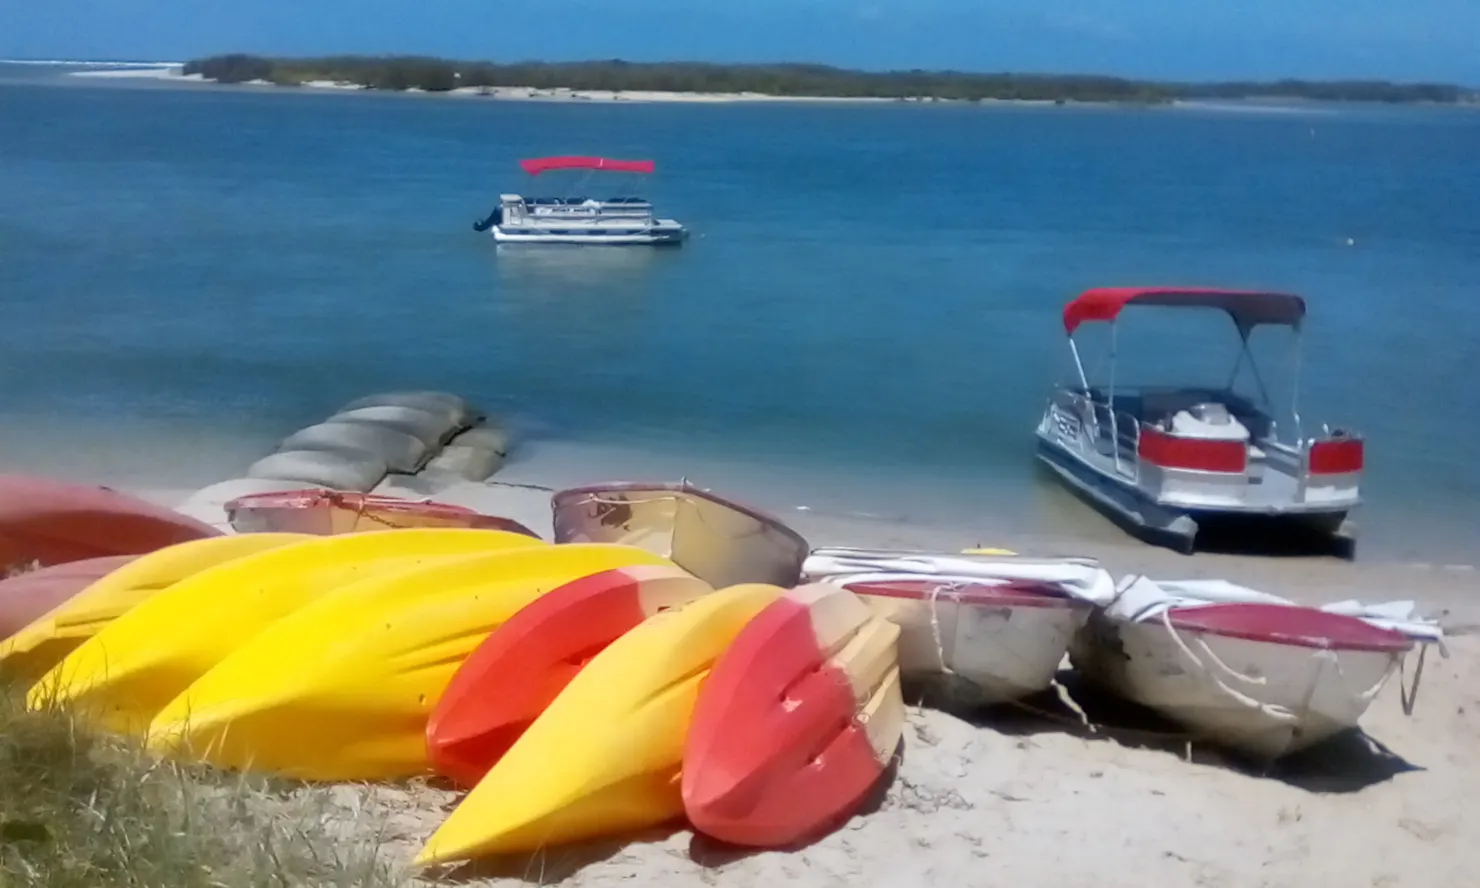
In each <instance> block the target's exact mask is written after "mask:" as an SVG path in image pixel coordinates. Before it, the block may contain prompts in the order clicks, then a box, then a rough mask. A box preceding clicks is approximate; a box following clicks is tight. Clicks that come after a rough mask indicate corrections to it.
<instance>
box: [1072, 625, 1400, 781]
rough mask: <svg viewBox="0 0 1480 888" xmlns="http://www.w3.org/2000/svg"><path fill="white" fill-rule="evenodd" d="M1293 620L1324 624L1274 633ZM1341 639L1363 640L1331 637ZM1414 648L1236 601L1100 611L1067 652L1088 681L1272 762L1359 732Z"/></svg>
mask: <svg viewBox="0 0 1480 888" xmlns="http://www.w3.org/2000/svg"><path fill="white" fill-rule="evenodd" d="M1301 622H1307V623H1311V622H1313V623H1319V624H1322V626H1323V628H1322V630H1321V631H1320V632H1316V633H1304V634H1302V633H1301V632H1299V631H1283V630H1282V629H1281V627H1290V626H1293V625H1296V624H1298V623H1301ZM1333 627H1334V628H1335V630H1336V631H1334V632H1332V631H1330V630H1331V629H1332V628H1333ZM1340 635H1346V636H1349V637H1352V636H1354V637H1356V638H1359V639H1365V640H1366V642H1367V643H1360V642H1348V643H1345V644H1342V643H1340V642H1338V641H1336V640H1333V636H1340ZM1312 636H1321V637H1319V638H1317V637H1312ZM1410 647H1411V642H1409V641H1408V640H1407V639H1406V638H1404V637H1403V636H1401V635H1399V634H1397V633H1394V632H1389V631H1387V630H1383V629H1377V628H1376V627H1373V626H1370V625H1368V624H1366V623H1364V622H1362V621H1361V620H1357V619H1354V618H1351V617H1344V616H1340V615H1335V614H1328V613H1325V612H1322V611H1316V610H1313V609H1311V608H1300V607H1283V606H1271V605H1244V604H1237V605H1214V606H1209V607H1200V608H1176V609H1172V610H1170V611H1167V612H1166V614H1164V615H1163V616H1162V617H1156V618H1152V619H1149V620H1147V621H1145V622H1123V621H1115V620H1111V619H1108V618H1106V617H1104V616H1103V615H1100V614H1096V615H1094V616H1092V617H1091V618H1090V620H1089V621H1088V623H1087V624H1086V626H1085V627H1084V628H1083V629H1082V630H1081V631H1080V632H1079V633H1078V634H1077V635H1076V636H1075V639H1074V641H1073V643H1072V644H1071V645H1070V649H1069V654H1070V660H1071V662H1072V663H1073V665H1074V668H1075V669H1077V670H1078V671H1079V672H1080V673H1081V674H1083V675H1084V676H1085V678H1086V679H1087V680H1088V681H1090V682H1091V683H1092V684H1095V685H1097V686H1099V687H1101V688H1102V689H1104V690H1107V691H1110V692H1111V693H1114V694H1116V695H1118V696H1121V697H1124V698H1125V699H1128V700H1130V701H1132V702H1135V703H1138V704H1140V705H1142V706H1146V707H1148V708H1150V709H1154V710H1156V711H1157V712H1159V713H1161V714H1162V715H1164V716H1166V717H1168V718H1170V719H1171V720H1172V721H1174V722H1177V723H1179V724H1181V725H1182V726H1184V727H1185V728H1187V729H1189V730H1190V731H1191V732H1192V733H1193V734H1195V735H1197V736H1199V737H1202V738H1205V739H1208V740H1210V741H1213V742H1216V743H1218V744H1220V745H1223V746H1226V747H1228V748H1230V749H1233V750H1236V751H1238V752H1240V753H1242V754H1244V755H1246V756H1248V757H1250V758H1253V759H1257V760H1263V761H1272V760H1274V759H1277V758H1280V757H1281V756H1284V755H1287V754H1289V753H1293V752H1297V751H1299V750H1301V749H1305V748H1307V747H1310V746H1313V745H1315V744H1317V743H1320V742H1321V741H1323V740H1326V739H1329V738H1330V737H1332V736H1334V735H1336V734H1338V733H1340V732H1342V731H1345V730H1347V729H1349V728H1353V727H1356V726H1357V723H1358V721H1359V720H1360V719H1361V717H1362V715H1363V713H1365V712H1366V710H1367V707H1368V706H1369V705H1370V703H1371V702H1372V700H1373V698H1375V697H1376V696H1377V694H1378V692H1379V691H1381V689H1382V687H1383V686H1384V685H1385V684H1386V682H1387V680H1388V678H1389V677H1391V675H1392V673H1393V672H1394V671H1395V670H1396V668H1397V667H1398V665H1399V663H1400V662H1401V660H1402V656H1403V654H1404V653H1405V652H1406V651H1407V649H1409V648H1410Z"/></svg>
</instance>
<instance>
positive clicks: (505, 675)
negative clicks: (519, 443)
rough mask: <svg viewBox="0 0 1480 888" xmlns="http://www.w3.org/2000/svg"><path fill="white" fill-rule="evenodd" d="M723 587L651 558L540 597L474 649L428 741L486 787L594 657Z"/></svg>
mask: <svg viewBox="0 0 1480 888" xmlns="http://www.w3.org/2000/svg"><path fill="white" fill-rule="evenodd" d="M566 545H567V546H572V545H580V544H575V543H568V544H566ZM713 591H714V590H713V589H712V588H711V587H710V586H709V584H708V583H706V582H704V581H703V580H700V579H698V578H696V577H694V576H693V575H692V574H690V573H689V572H688V571H685V570H683V569H681V568H679V567H677V566H673V565H651V564H642V565H636V566H633V567H619V568H614V569H612V570H607V571H602V572H601V573H596V574H592V575H590V576H587V577H582V578H581V579H578V580H575V581H573V582H571V583H567V584H566V585H564V586H561V587H560V588H558V589H554V590H552V591H551V592H549V593H548V594H546V595H542V596H540V598H538V599H537V600H535V601H533V602H531V603H530V604H529V605H528V606H527V607H525V608H524V609H523V610H521V611H519V612H518V613H517V614H515V615H514V616H512V617H511V618H509V620H508V621H507V622H505V623H504V625H503V626H501V627H500V628H499V629H497V630H496V631H494V632H493V634H491V635H489V636H488V638H487V640H485V641H484V642H483V643H482V644H481V645H479V646H478V648H477V650H475V651H473V653H472V654H471V655H470V656H469V657H468V659H467V660H466V661H465V662H464V663H463V664H462V666H461V667H460V668H459V669H458V670H457V674H456V675H454V676H453V677H452V681H451V683H450V684H448V686H447V690H446V692H445V693H444V694H443V695H442V699H441V701H440V702H439V703H438V704H437V708H436V709H434V710H433V711H432V716H431V719H430V720H428V722H427V727H426V745H427V754H428V755H429V756H430V757H431V760H432V764H433V766H434V767H435V768H436V770H437V773H439V774H442V775H443V776H445V777H450V778H451V779H453V780H455V781H457V782H458V783H460V784H462V785H463V786H469V787H471V786H474V785H476V784H477V782H478V781H479V780H481V779H482V778H483V775H484V774H487V773H488V771H489V769H490V768H492V767H493V766H494V765H495V764H496V763H497V762H498V760H499V759H500V758H502V757H503V755H504V753H505V752H507V751H508V750H509V747H510V746H512V745H513V744H514V741H516V740H518V739H519V737H520V736H521V735H522V734H523V733H524V731H525V730H526V729H527V728H528V727H529V726H530V724H532V723H533V722H534V720H535V719H536V718H538V717H539V715H540V713H542V712H544V711H545V709H546V707H548V706H549V705H550V704H551V703H552V702H554V700H555V698H556V697H558V696H559V695H560V692H561V691H563V690H565V686H566V685H568V684H570V682H571V679H573V678H575V677H576V674H577V673H579V672H580V671H581V670H582V669H584V668H585V666H586V664H587V663H589V662H591V659H592V658H593V657H595V656H596V655H597V654H599V653H601V652H602V651H604V650H606V648H607V647H608V646H610V645H611V643H612V642H614V641H616V640H617V639H618V638H621V637H622V636H623V635H625V634H627V633H628V632H630V631H632V630H633V629H634V628H636V627H637V625H638V624H639V623H641V622H642V621H643V620H646V619H647V618H648V617H651V616H654V615H655V614H658V613H659V612H661V611H664V610H667V609H669V608H673V607H677V606H679V605H682V604H685V603H687V602H689V601H692V600H693V599H695V598H698V597H699V596H701V595H706V594H708V593H710V592H713Z"/></svg>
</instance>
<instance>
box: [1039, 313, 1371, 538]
mask: <svg viewBox="0 0 1480 888" xmlns="http://www.w3.org/2000/svg"><path fill="white" fill-rule="evenodd" d="M1129 305H1154V306H1176V307H1186V308H1203V309H1212V310H1215V311H1222V312H1226V313H1227V315H1228V316H1229V317H1230V318H1231V319H1232V320H1233V323H1234V327H1235V329H1237V331H1238V334H1239V337H1240V339H1241V344H1242V347H1241V349H1240V352H1239V358H1238V362H1237V363H1236V364H1235V366H1234V369H1233V373H1232V374H1231V375H1230V378H1229V382H1228V384H1227V385H1226V386H1224V387H1222V388H1195V387H1166V386H1139V385H1138V386H1125V385H1120V386H1117V383H1116V378H1115V360H1116V354H1115V335H1116V332H1115V331H1116V320H1117V318H1119V316H1120V313H1121V311H1122V310H1123V309H1124V308H1126V307H1127V306H1129ZM1304 317H1305V301H1304V300H1303V299H1301V298H1300V297H1299V296H1292V295H1287V294H1283V293H1266V292H1243V291H1235V290H1210V289H1168V288H1129V287H1126V288H1105V289H1096V290H1090V291H1088V292H1086V293H1084V294H1083V295H1082V296H1080V297H1079V298H1078V299H1075V300H1074V301H1073V302H1070V303H1069V304H1068V305H1067V306H1066V307H1065V308H1064V330H1065V331H1066V332H1067V333H1068V335H1069V349H1070V351H1071V352H1072V354H1073V356H1074V367H1075V370H1076V371H1077V380H1076V381H1075V382H1074V383H1073V384H1069V385H1063V386H1060V387H1059V388H1057V389H1056V390H1055V391H1054V393H1053V396H1052V397H1051V399H1050V401H1049V404H1048V407H1047V409H1046V410H1045V411H1044V414H1043V419H1042V420H1041V421H1040V423H1039V425H1038V457H1039V459H1040V460H1042V461H1043V463H1044V464H1046V465H1047V466H1048V467H1049V468H1050V469H1052V470H1053V471H1054V472H1055V473H1056V474H1057V475H1058V477H1059V478H1060V479H1062V480H1063V481H1064V483H1065V484H1067V485H1068V486H1069V487H1070V488H1071V489H1073V490H1074V491H1075V492H1076V493H1078V494H1080V495H1081V496H1082V497H1083V498H1085V499H1086V500H1088V501H1089V502H1090V503H1091V504H1092V505H1094V506H1096V507H1097V508H1099V509H1100V510H1101V511H1103V512H1105V513H1106V514H1107V515H1108V516H1109V517H1110V518H1112V519H1113V520H1115V521H1117V522H1118V523H1120V524H1121V525H1122V526H1124V527H1126V528H1127V529H1129V530H1131V531H1133V532H1137V533H1140V534H1143V535H1145V536H1147V537H1150V538H1151V539H1153V540H1155V541H1158V542H1169V543H1171V544H1172V545H1173V546H1174V547H1175V548H1178V549H1180V550H1181V551H1183V552H1185V553H1189V554H1190V553H1191V552H1192V551H1193V547H1194V542H1195V539H1196V536H1197V533H1198V522H1199V520H1200V519H1205V518H1207V517H1209V516H1226V517H1243V518H1258V519H1261V520H1266V519H1267V520H1280V521H1290V522H1294V523H1296V524H1301V525H1305V526H1307V527H1309V528H1311V529H1314V530H1317V531H1318V532H1321V533H1326V534H1332V535H1334V536H1336V537H1337V538H1338V540H1340V541H1341V542H1342V543H1343V544H1344V547H1345V549H1346V550H1347V553H1348V554H1350V552H1351V549H1352V547H1353V546H1354V543H1355V536H1356V528H1355V525H1354V523H1353V522H1352V521H1351V519H1350V514H1351V512H1352V510H1353V509H1355V508H1356V507H1357V505H1358V504H1359V503H1360V502H1361V499H1360V496H1359V493H1358V484H1359V481H1360V480H1361V475H1362V467H1363V439H1362V438H1361V437H1360V436H1358V435H1355V434H1353V433H1351V432H1347V431H1344V430H1329V429H1323V430H1322V432H1321V434H1320V435H1319V436H1315V437H1310V438H1306V437H1304V434H1303V432H1302V428H1301V422H1300V413H1299V410H1298V408H1297V406H1296V401H1295V399H1294V398H1292V399H1291V402H1290V405H1289V409H1288V414H1289V423H1288V425H1285V426H1281V425H1280V424H1279V423H1277V422H1276V419H1275V417H1274V416H1273V415H1272V414H1273V407H1272V406H1271V402H1270V399H1269V397H1268V393H1267V392H1265V391H1264V384H1263V381H1262V379H1260V377H1259V375H1258V370H1257V367H1254V363H1253V356H1252V354H1251V353H1250V351H1249V335H1250V333H1251V332H1252V331H1253V330H1254V329H1255V328H1256V327H1258V326H1260V325H1280V326H1286V327H1289V328H1291V329H1292V330H1293V331H1294V332H1295V334H1296V337H1295V344H1296V348H1297V351H1296V354H1297V356H1298V345H1299V335H1298V334H1299V332H1300V325H1301V321H1302V320H1303V319H1304ZM1091 321H1104V322H1108V323H1109V324H1110V355H1109V357H1110V371H1109V379H1108V380H1107V381H1106V384H1104V385H1098V384H1092V383H1091V381H1090V379H1089V378H1088V377H1087V376H1086V374H1085V369H1084V362H1083V360H1082V359H1081V356H1080V352H1079V348H1078V345H1077V344H1076V342H1075V340H1074V334H1075V331H1076V330H1078V329H1079V327H1080V325H1082V324H1085V323H1088V322H1091ZM1246 364H1247V365H1248V366H1249V367H1250V369H1251V372H1252V375H1253V377H1254V379H1255V381H1256V382H1257V383H1258V389H1259V392H1258V396H1257V398H1256V397H1250V396H1246V395H1243V394H1239V393H1236V392H1235V391H1234V385H1235V383H1236V381H1237V380H1238V378H1239V373H1240V370H1241V369H1242V367H1243V366H1245V365H1246ZM1297 366H1298V363H1297ZM1281 433H1292V436H1291V437H1290V438H1289V439H1288V440H1286V439H1284V438H1282V437H1281Z"/></svg>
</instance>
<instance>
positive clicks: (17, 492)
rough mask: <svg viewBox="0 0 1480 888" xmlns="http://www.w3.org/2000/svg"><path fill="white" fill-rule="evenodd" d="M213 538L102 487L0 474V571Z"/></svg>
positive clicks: (208, 531)
mask: <svg viewBox="0 0 1480 888" xmlns="http://www.w3.org/2000/svg"><path fill="white" fill-rule="evenodd" d="M218 534H219V531H217V530H216V529H215V528H213V527H211V526H210V525H207V524H202V523H201V522H199V521H196V520H195V519H193V518H188V517H186V516H185V515H182V514H180V513H179V512H176V511H174V510H172V509H167V508H165V507H164V506H159V505H155V504H154V503H151V502H147V501H145V500H142V499H139V498H138V497H135V496H130V495H128V494H126V493H120V492H118V491H116V490H110V489H109V488H106V487H95V486H89V485H85V484H69V483H66V482H63V481H55V480H52V479H49V478H36V477H29V476H24V475H0V573H3V571H4V570H5V569H6V568H11V567H17V566H20V567H24V566H28V565H31V564H38V565H39V566H41V567H50V566H51V565H54V564H65V563H67V562H69V561H82V560H85V559H89V558H104V557H107V556H110V555H142V554H144V553H145V552H152V551H154V550H155V549H160V548H163V547H165V546H169V545H172V544H174V543H182V542H185V541H186V540H194V539H201V538H203V537H211V536H217V535H218Z"/></svg>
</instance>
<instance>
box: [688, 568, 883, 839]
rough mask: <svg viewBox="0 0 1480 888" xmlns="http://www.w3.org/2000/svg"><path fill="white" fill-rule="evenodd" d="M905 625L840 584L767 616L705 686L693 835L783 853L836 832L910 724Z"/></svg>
mask: <svg viewBox="0 0 1480 888" xmlns="http://www.w3.org/2000/svg"><path fill="white" fill-rule="evenodd" d="M898 640H899V628H898V627H897V626H895V625H894V624H893V623H891V622H889V621H888V620H886V619H884V618H882V617H880V616H878V615H876V614H875V613H874V612H873V611H872V610H871V609H870V608H869V606H868V605H867V604H865V603H864V602H863V601H862V599H860V598H859V597H858V596H857V595H855V594H854V593H852V592H850V591H848V590H847V589H843V588H841V587H839V586H833V585H826V584H821V583H818V584H812V585H808V586H801V587H799V588H796V589H793V590H791V591H790V592H788V593H787V594H786V595H785V597H783V598H780V599H778V600H777V601H776V602H774V603H773V604H771V605H770V606H769V607H767V608H766V609H765V610H763V611H761V613H760V614H759V615H757V616H756V618H755V619H754V620H752V621H751V622H750V623H749V624H747V625H746V627H745V628H744V629H742V630H741V631H740V634H739V635H738V636H737V637H736V638H735V640H734V642H732V643H731V645H730V647H729V648H728V649H726V650H725V652H724V654H723V655H721V656H720V658H719V660H718V661H717V662H716V663H715V664H714V669H713V670H712V671H711V672H710V673H709V678H708V679H707V680H706V681H705V682H704V685H703V687H702V688H700V690H699V698H698V700H697V701H696V703H695V704H694V718H693V721H692V723H691V724H690V725H689V734H688V739H687V742H686V744H685V746H684V754H683V804H684V812H685V813H686V814H687V815H688V818H689V822H690V823H692V824H693V826H694V828H695V829H696V830H699V831H700V832H702V833H704V834H705V835H707V836H710V837H711V838H715V839H719V840H720V841H722V842H728V843H730V844H732V845H745V846H752V847H770V848H781V847H787V846H791V845H796V844H799V843H801V842H804V841H807V840H809V839H813V838H816V837H818V836H820V835H822V834H823V833H825V832H826V831H827V830H829V829H832V828H835V827H836V826H838V825H839V824H841V823H842V821H843V820H845V819H846V818H847V817H849V816H851V815H852V814H853V813H854V812H855V811H857V809H858V807H859V806H860V805H862V804H863V801H864V799H865V798H866V797H867V795H868V793H869V790H870V789H871V788H872V787H873V786H874V785H875V784H877V783H878V781H879V779H880V777H881V776H882V775H883V774H884V773H885V771H886V770H887V769H888V766H889V762H890V760H891V759H892V758H893V756H894V752H895V750H896V748H897V747H898V745H899V740H900V736H901V734H902V733H903V731H904V699H903V697H902V695H901V693H900V685H899V660H898V652H897V643H898Z"/></svg>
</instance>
